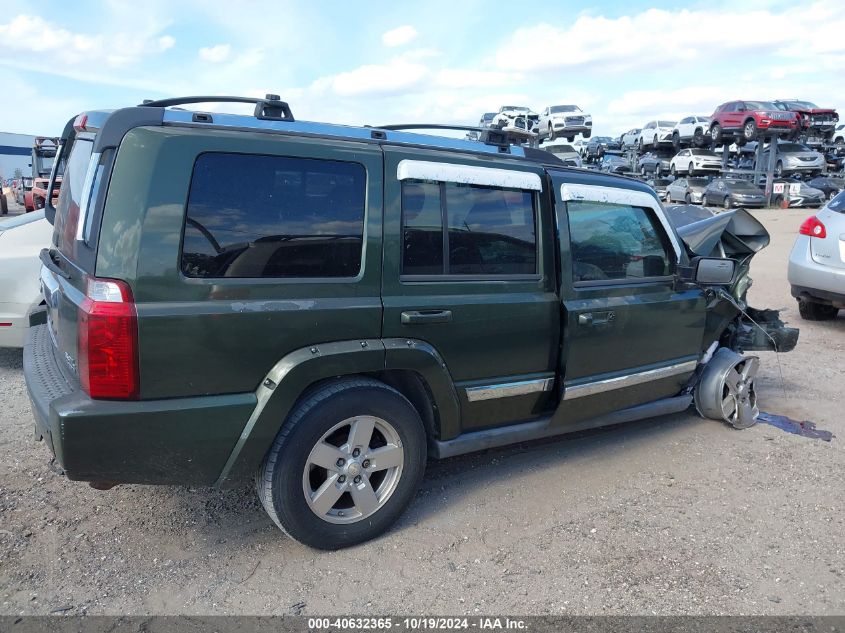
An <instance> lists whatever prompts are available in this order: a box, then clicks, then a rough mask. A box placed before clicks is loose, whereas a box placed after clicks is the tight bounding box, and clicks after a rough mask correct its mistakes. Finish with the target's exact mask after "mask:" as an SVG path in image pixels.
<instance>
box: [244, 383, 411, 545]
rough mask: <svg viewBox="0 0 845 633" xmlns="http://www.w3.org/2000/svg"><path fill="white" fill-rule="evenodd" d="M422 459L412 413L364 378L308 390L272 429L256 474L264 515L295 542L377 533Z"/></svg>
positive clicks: (405, 494)
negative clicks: (276, 430) (276, 432)
mask: <svg viewBox="0 0 845 633" xmlns="http://www.w3.org/2000/svg"><path fill="white" fill-rule="evenodd" d="M425 461H426V437H425V431H424V430H423V424H422V421H421V420H420V417H419V414H418V413H417V411H416V410H415V409H414V407H413V406H412V405H411V403H410V402H408V400H407V399H406V398H405V397H404V396H403V395H402V394H400V393H399V392H398V391H396V390H395V389H393V388H392V387H389V386H387V385H385V384H384V383H381V382H378V381H376V380H371V379H368V378H357V379H346V380H340V381H337V382H333V383H328V384H326V385H324V386H322V387H320V388H318V389H317V390H316V391H312V392H311V393H310V394H309V395H307V396H305V397H304V398H303V401H302V402H301V403H300V404H299V405H298V406H297V407H296V408H295V409H294V411H293V412H292V413H291V415H290V417H289V418H288V420H287V421H286V422H285V424H284V425H283V426H282V429H281V430H280V431H279V435H278V436H277V437H276V441H275V442H274V443H273V446H272V447H271V449H270V451H269V452H268V454H267V457H266V458H265V460H264V463H263V464H262V466H261V468H260V469H259V471H258V475H257V477H256V485H257V488H258V496H259V498H260V499H261V503H262V505H263V506H264V508H265V509H266V510H267V513H268V514H269V515H270V518H272V519H273V521H274V522H275V523H276V525H278V526H279V527H280V528H281V529H282V531H284V532H285V533H287V534H289V535H290V536H292V537H293V538H295V539H296V540H298V541H300V542H302V543H305V544H306V545H310V546H311V547H317V548H320V549H338V548H341V547H348V546H350V545H355V544H357V543H361V542H363V541H367V540H369V539H372V538H374V537H376V536H378V535H380V534H382V533H383V532H385V531H386V530H387V529H388V528H389V527H390V526H391V525H392V524H393V523H394V522H395V521H396V519H398V518H399V516H400V515H401V514H402V512H403V511H404V509H405V508H406V507H407V505H408V503H410V501H411V499H413V497H414V495H415V494H416V492H417V488H418V487H419V484H420V481H421V480H422V475H423V471H424V469H425Z"/></svg>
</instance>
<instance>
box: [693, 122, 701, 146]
mask: <svg viewBox="0 0 845 633" xmlns="http://www.w3.org/2000/svg"><path fill="white" fill-rule="evenodd" d="M692 144H693V146H695V147H701V146H703V145H704V130H702V129H701V128H700V127H699V128H695V132H693V133H692Z"/></svg>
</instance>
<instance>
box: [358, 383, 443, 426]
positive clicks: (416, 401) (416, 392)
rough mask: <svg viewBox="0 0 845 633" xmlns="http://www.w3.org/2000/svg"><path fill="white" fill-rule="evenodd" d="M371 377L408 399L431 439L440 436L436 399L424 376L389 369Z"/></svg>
mask: <svg viewBox="0 0 845 633" xmlns="http://www.w3.org/2000/svg"><path fill="white" fill-rule="evenodd" d="M370 376H371V377H372V378H375V379H376V380H380V381H381V382H383V383H385V384H386V385H390V386H391V387H393V388H394V389H396V391H398V392H399V393H401V394H402V395H403V396H405V397H406V398H407V399H408V401H409V402H410V403H411V404H412V405H413V407H414V408H415V409H416V410H417V413H419V414H420V419H421V420H422V421H423V425H424V426H425V432H426V434H427V435H428V436H429V437H431V438H437V437H439V436H440V433H439V429H440V420H439V417H438V415H437V408H436V407H435V405H434V397H433V396H432V395H431V389H430V388H429V386H428V384H426V382H425V379H424V378H423V377H422V376H420V375H419V374H418V373H417V372H415V371H411V370H409V369H387V370H385V371H380V372H376V373H373V374H370Z"/></svg>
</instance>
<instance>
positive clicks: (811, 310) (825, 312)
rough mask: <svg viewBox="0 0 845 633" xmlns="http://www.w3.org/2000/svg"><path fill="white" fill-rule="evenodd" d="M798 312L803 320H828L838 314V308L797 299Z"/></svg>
mask: <svg viewBox="0 0 845 633" xmlns="http://www.w3.org/2000/svg"><path fill="white" fill-rule="evenodd" d="M798 314H800V315H801V318H802V319H804V320H805V321H830V320H831V319H835V318H836V315H837V314H839V308H837V307H836V306H831V305H825V304H823V303H814V302H812V301H806V300H804V299H799V300H798Z"/></svg>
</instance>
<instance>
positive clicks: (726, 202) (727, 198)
mask: <svg viewBox="0 0 845 633" xmlns="http://www.w3.org/2000/svg"><path fill="white" fill-rule="evenodd" d="M732 206H733V200H731V197H730V196H725V199H724V200H723V201H722V207H723V208H725V209H730V208H731V207H732Z"/></svg>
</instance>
